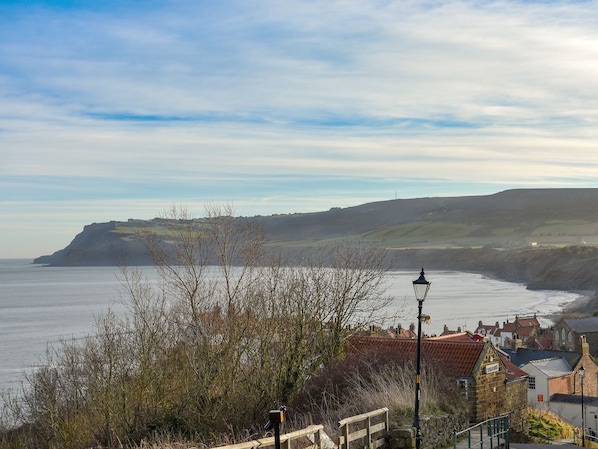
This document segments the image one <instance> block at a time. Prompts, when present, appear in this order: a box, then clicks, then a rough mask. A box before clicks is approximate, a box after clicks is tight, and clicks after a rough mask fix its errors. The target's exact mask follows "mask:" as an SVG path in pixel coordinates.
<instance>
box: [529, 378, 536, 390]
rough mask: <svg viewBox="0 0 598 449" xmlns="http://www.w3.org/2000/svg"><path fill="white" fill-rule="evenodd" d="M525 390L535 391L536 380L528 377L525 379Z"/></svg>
mask: <svg viewBox="0 0 598 449" xmlns="http://www.w3.org/2000/svg"><path fill="white" fill-rule="evenodd" d="M527 389H528V390H535V389H536V378H535V377H534V376H529V377H528V378H527Z"/></svg>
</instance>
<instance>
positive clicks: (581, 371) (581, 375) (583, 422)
mask: <svg viewBox="0 0 598 449" xmlns="http://www.w3.org/2000/svg"><path fill="white" fill-rule="evenodd" d="M577 373H578V374H579V381H580V382H581V445H582V447H586V420H585V416H584V415H585V413H584V407H583V378H584V376H585V374H586V370H585V369H584V368H583V365H581V366H580V367H579V369H578V370H577Z"/></svg>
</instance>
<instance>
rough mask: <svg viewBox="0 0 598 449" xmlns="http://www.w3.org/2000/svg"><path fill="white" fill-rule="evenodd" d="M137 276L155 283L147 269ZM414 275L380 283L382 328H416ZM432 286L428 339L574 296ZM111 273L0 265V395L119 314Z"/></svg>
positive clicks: (547, 309)
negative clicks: (65, 344) (384, 302)
mask: <svg viewBox="0 0 598 449" xmlns="http://www.w3.org/2000/svg"><path fill="white" fill-rule="evenodd" d="M141 270H142V271H143V272H144V274H145V275H146V276H147V278H148V279H150V280H151V279H154V280H157V275H156V271H155V270H154V269H153V268H151V267H142V268H141ZM418 277H419V272H405V271H393V272H390V273H389V275H388V278H387V283H386V287H387V295H389V298H390V299H391V300H390V302H389V304H388V306H386V307H385V308H384V310H383V313H384V315H385V316H386V321H385V324H386V325H387V326H388V327H391V326H392V327H396V326H398V325H401V326H402V327H404V328H405V327H408V326H409V325H410V324H411V323H415V322H416V320H417V300H416V299H415V296H414V293H413V286H412V281H413V280H415V279H417V278H418ZM426 279H427V280H428V281H430V282H431V287H430V290H429V293H428V296H427V298H426V300H425V302H424V304H423V313H424V314H425V315H429V316H430V322H429V324H423V325H422V330H423V332H424V333H426V334H428V335H434V334H436V335H437V334H440V333H442V331H443V329H444V326H447V327H448V328H449V329H450V330H457V329H458V328H460V329H462V330H474V329H475V328H476V327H477V325H478V322H480V321H482V322H483V323H484V324H494V323H496V322H499V323H501V324H502V323H504V322H506V321H508V320H514V318H515V316H516V315H519V316H530V315H533V314H536V316H537V317H538V319H539V320H540V322H541V323H542V325H543V326H549V325H550V324H552V317H553V316H554V315H555V314H558V313H559V312H560V311H561V310H562V309H563V308H564V307H565V306H566V305H567V304H570V303H571V302H573V301H575V300H576V299H578V298H579V297H580V296H579V295H578V294H576V293H571V292H563V291H554V290H545V291H531V290H527V289H526V287H525V285H523V284H517V283H511V282H504V281H500V280H496V279H490V278H487V277H484V276H482V275H479V274H472V273H462V272H456V271H434V270H431V271H429V272H426ZM124 291H125V290H124V287H123V283H122V276H121V273H120V271H119V269H118V268H117V267H47V266H41V265H34V264H33V263H32V260H29V259H0V391H7V390H11V391H13V392H18V391H20V389H21V387H22V386H23V385H25V386H26V382H25V375H26V373H27V372H31V371H32V370H34V369H35V368H36V367H38V366H40V365H41V364H43V363H44V355H45V352H46V350H47V348H48V347H49V346H52V345H55V344H57V343H59V342H60V340H64V339H67V340H70V339H80V338H83V337H85V336H87V335H92V334H93V333H94V325H95V321H96V319H97V318H98V317H99V316H101V315H103V314H105V313H106V312H107V311H108V310H109V309H111V310H113V311H114V312H115V313H116V314H117V315H120V316H124V315H125V314H126V310H127V308H126V306H125V303H126V295H125V293H124Z"/></svg>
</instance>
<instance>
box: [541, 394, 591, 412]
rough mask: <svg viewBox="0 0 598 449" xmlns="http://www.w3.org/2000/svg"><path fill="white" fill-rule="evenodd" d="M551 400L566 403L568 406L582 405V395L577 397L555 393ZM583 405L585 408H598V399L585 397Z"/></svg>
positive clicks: (575, 395)
mask: <svg viewBox="0 0 598 449" xmlns="http://www.w3.org/2000/svg"><path fill="white" fill-rule="evenodd" d="M550 400H551V401H557V402H564V403H567V404H580V405H581V395H577V394H564V393H555V394H553V395H551V396H550ZM583 404H584V405H585V406H589V407H598V398H595V397H592V396H584V398H583ZM586 413H587V412H586Z"/></svg>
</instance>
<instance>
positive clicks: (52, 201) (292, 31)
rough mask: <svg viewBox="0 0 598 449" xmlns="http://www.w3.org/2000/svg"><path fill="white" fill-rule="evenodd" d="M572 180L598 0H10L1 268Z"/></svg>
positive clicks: (1, 160) (595, 164)
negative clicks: (273, 217) (171, 237)
mask: <svg viewBox="0 0 598 449" xmlns="http://www.w3.org/2000/svg"><path fill="white" fill-rule="evenodd" d="M565 187H571V188H573V187H598V1H549V0H545V1H540V0H538V1H483V0H482V1H453V0H447V1H443V0H419V1H409V0H405V1H400V0H399V1H391V0H379V1H378V0H371V1H364V0H338V1H335V0H301V1H294V0H255V1H253V0H239V1H234V0H217V1H206V0H172V1H155V0H144V1H136V0H102V1H97V0H93V1H92V0H77V1H75V0H64V1H60V0H55V1H43V0H39V1H36V0H31V1H5V0H0V258H33V257H37V256H40V255H44V254H51V253H53V252H54V251H57V250H59V249H62V248H64V247H65V246H66V245H68V244H69V242H70V241H71V240H72V239H73V238H74V237H75V235H76V234H78V233H79V232H81V231H82V230H83V227H84V226H85V225H87V224H90V223H94V222H106V221H111V220H127V219H129V218H136V219H151V218H153V217H157V216H162V215H164V213H165V211H167V210H168V209H170V208H171V207H172V206H173V205H179V206H183V207H185V208H186V209H187V210H188V211H189V213H190V215H192V216H194V217H201V216H203V215H204V210H205V207H206V205H221V204H225V205H229V206H231V207H232V208H233V209H234V212H235V215H243V216H253V215H270V214H286V213H296V212H314V211H323V210H328V209H330V208H331V207H349V206H356V205H360V204H363V203H367V202H373V201H384V200H389V199H395V198H420V197H430V196H463V195H486V194H492V193H496V192H500V191H503V190H507V189H512V188H565Z"/></svg>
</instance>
